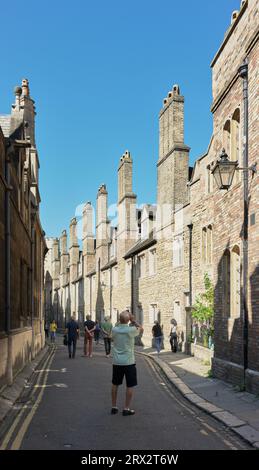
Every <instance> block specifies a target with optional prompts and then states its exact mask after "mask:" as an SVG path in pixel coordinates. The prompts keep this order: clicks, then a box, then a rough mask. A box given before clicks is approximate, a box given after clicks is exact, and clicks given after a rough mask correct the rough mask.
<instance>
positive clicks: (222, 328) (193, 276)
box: [46, 0, 259, 392]
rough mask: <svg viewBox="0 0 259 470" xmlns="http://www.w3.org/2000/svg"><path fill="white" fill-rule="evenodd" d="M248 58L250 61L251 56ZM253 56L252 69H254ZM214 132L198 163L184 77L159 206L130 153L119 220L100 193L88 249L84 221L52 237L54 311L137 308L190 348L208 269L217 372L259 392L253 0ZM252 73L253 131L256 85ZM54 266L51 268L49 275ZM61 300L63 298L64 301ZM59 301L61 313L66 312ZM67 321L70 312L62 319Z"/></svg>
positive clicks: (164, 133) (175, 91) (163, 153)
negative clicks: (140, 201)
mask: <svg viewBox="0 0 259 470" xmlns="http://www.w3.org/2000/svg"><path fill="white" fill-rule="evenodd" d="M244 61H245V62H244ZM244 63H245V66H244ZM211 67H212V90H213V103H212V107H211V111H212V113H213V135H212V137H211V140H210V143H209V145H208V148H207V150H206V152H205V153H204V154H203V155H201V156H200V157H199V158H197V160H196V162H195V165H194V168H190V166H189V150H190V149H189V147H188V145H187V144H186V142H185V140H184V97H183V96H182V95H181V92H180V88H179V86H178V85H174V86H173V88H172V90H171V91H170V92H169V93H168V96H167V98H165V99H164V103H163V108H162V110H161V112H160V114H159V156H158V162H157V175H158V177H157V204H156V205H155V206H152V205H148V204H147V205H145V206H143V207H141V209H140V208H138V207H137V200H136V195H135V194H134V192H133V188H132V171H133V161H132V158H131V155H130V152H128V151H126V152H125V154H124V155H123V156H122V157H121V158H120V161H119V168H118V202H117V204H118V206H117V210H118V218H117V224H116V226H113V225H112V224H111V221H110V220H109V219H108V192H107V188H106V186H105V185H102V186H101V187H100V188H99V190H98V193H97V201H96V227H95V230H94V218H93V211H94V209H93V206H92V205H91V203H89V202H88V203H87V204H86V205H85V207H84V211H83V242H82V250H80V248H79V244H78V239H77V234H76V230H77V220H76V219H72V221H71V224H70V247H69V251H68V249H67V235H66V232H65V231H64V232H63V233H62V235H61V237H60V239H52V240H49V241H48V243H49V244H52V248H51V249H50V253H51V252H52V255H51V254H50V253H49V255H48V256H49V257H50V259H49V270H48V276H49V279H52V282H50V284H49V286H50V287H49V290H51V295H49V298H50V299H51V305H50V308H52V312H53V314H54V312H55V311H56V318H58V315H59V313H58V312H61V314H62V315H61V316H62V318H64V317H67V316H69V315H70V314H71V313H72V312H75V313H76V314H78V316H79V317H80V318H82V317H83V315H85V314H87V313H91V314H92V316H93V318H98V319H102V318H103V317H104V315H109V316H111V318H112V320H113V322H115V321H116V320H117V315H118V312H119V311H121V310H122V309H125V308H129V309H131V310H132V311H133V312H134V314H135V315H136V317H137V319H138V320H140V321H141V322H142V323H143V324H144V328H145V332H144V336H143V338H142V341H143V343H144V344H147V345H150V344H151V328H152V325H153V322H154V320H155V319H159V320H160V321H161V324H162V325H163V328H164V333H165V340H167V337H168V334H169V329H170V326H171V320H172V319H174V320H175V321H176V322H177V324H178V332H179V344H180V347H181V348H182V350H183V351H186V352H187V351H188V350H189V346H190V345H189V340H190V336H191V333H192V320H191V307H192V306H193V304H194V303H195V299H196V297H197V295H198V294H199V293H201V292H203V291H204V274H205V273H207V274H208V276H209V277H210V279H211V281H212V283H213V286H214V289H215V321H214V328H215V338H214V342H215V351H214V358H213V363H212V369H213V373H214V375H215V376H216V377H220V378H224V379H225V380H229V381H231V382H233V383H235V384H242V383H243V380H244V377H245V380H246V385H247V387H248V389H249V390H252V391H256V392H258V390H259V362H258V358H259V343H258V337H259V243H258V242H259V176H258V173H252V172H251V171H250V170H249V171H248V183H249V220H248V222H249V224H248V277H247V283H248V284H249V286H248V298H247V309H248V346H247V350H248V353H247V361H246V362H245V361H244V354H245V350H246V344H245V334H244V330H245V325H244V295H243V293H244V285H243V280H244V276H242V272H243V271H242V270H243V247H244V231H243V220H244V208H243V186H244V175H245V174H246V173H245V172H244V170H242V167H244V164H243V155H244V153H245V147H246V145H247V148H248V166H249V167H250V166H251V165H252V164H254V163H256V152H257V153H258V130H257V121H256V119H257V116H258V91H257V83H256V80H257V76H258V2H256V0H243V1H242V2H241V5H240V11H236V12H233V14H232V18H231V25H230V27H229V29H228V31H227V32H226V34H225V37H224V40H223V42H222V44H221V46H220V48H219V50H218V52H217V54H216V55H215V57H214V59H213V61H212V64H211ZM244 69H245V71H246V72H247V77H248V78H247V80H248V113H247V114H248V130H247V126H246V113H245V109H246V108H245V94H244V84H245V80H246V74H244ZM223 147H224V148H225V150H226V152H227V154H228V156H229V158H230V160H232V161H237V162H238V165H239V168H240V170H239V171H236V172H235V176H234V180H233V183H232V186H231V187H230V189H229V190H228V191H223V190H219V189H218V188H217V186H216V184H215V181H214V177H213V174H212V169H213V168H214V166H215V163H216V161H217V160H218V158H219V155H220V153H221V151H222V148H223ZM46 275H47V274H46ZM57 304H58V305H59V306H60V307H59V308H57ZM55 309H56V310H55ZM62 321H64V320H62Z"/></svg>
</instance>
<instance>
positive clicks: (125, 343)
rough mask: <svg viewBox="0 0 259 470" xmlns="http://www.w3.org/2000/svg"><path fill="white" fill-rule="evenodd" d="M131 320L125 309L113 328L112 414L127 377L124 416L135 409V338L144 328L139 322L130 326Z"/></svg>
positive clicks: (115, 411)
mask: <svg viewBox="0 0 259 470" xmlns="http://www.w3.org/2000/svg"><path fill="white" fill-rule="evenodd" d="M129 321H133V320H132V317H131V315H130V313H129V312H128V311H124V312H122V313H121V314H120V324H119V325H118V326H115V327H114V328H113V329H112V338H113V370H112V409H111V414H117V413H118V411H119V410H118V408H117V394H118V387H119V385H121V384H122V382H123V378H124V375H125V378H126V397H125V406H124V409H123V411H122V415H123V416H131V415H134V414H135V411H134V410H132V409H130V404H131V401H132V397H133V387H135V386H136V385H137V369H136V362H135V355H134V340H135V337H136V336H137V335H138V334H139V332H140V331H141V332H143V328H142V326H141V325H139V324H138V323H137V322H134V323H135V324H134V326H129V324H128V323H129Z"/></svg>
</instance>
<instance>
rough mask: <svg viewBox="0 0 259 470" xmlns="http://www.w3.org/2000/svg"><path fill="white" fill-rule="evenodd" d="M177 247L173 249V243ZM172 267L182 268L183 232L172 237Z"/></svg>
mask: <svg viewBox="0 0 259 470" xmlns="http://www.w3.org/2000/svg"><path fill="white" fill-rule="evenodd" d="M176 244H177V248H176V249H175V245H176ZM172 254H173V256H172V262H173V268H182V267H183V266H184V237H183V233H182V234H181V235H177V236H176V237H175V238H174V239H173V253H172Z"/></svg>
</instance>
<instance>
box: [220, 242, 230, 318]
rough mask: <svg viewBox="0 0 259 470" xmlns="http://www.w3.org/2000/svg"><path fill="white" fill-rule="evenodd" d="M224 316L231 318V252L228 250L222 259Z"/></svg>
mask: <svg viewBox="0 0 259 470" xmlns="http://www.w3.org/2000/svg"><path fill="white" fill-rule="evenodd" d="M222 287H223V314H224V315H226V316H230V252H229V250H226V251H225V253H224V255H223V258H222Z"/></svg>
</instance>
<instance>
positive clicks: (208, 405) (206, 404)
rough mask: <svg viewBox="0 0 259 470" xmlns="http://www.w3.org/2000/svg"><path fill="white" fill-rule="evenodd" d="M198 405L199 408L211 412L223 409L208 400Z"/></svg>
mask: <svg viewBox="0 0 259 470" xmlns="http://www.w3.org/2000/svg"><path fill="white" fill-rule="evenodd" d="M198 406H199V408H202V409H203V410H205V411H208V412H209V413H217V412H220V411H223V410H222V408H218V407H217V406H215V405H213V404H212V403H209V402H208V401H203V402H201V403H198Z"/></svg>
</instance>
